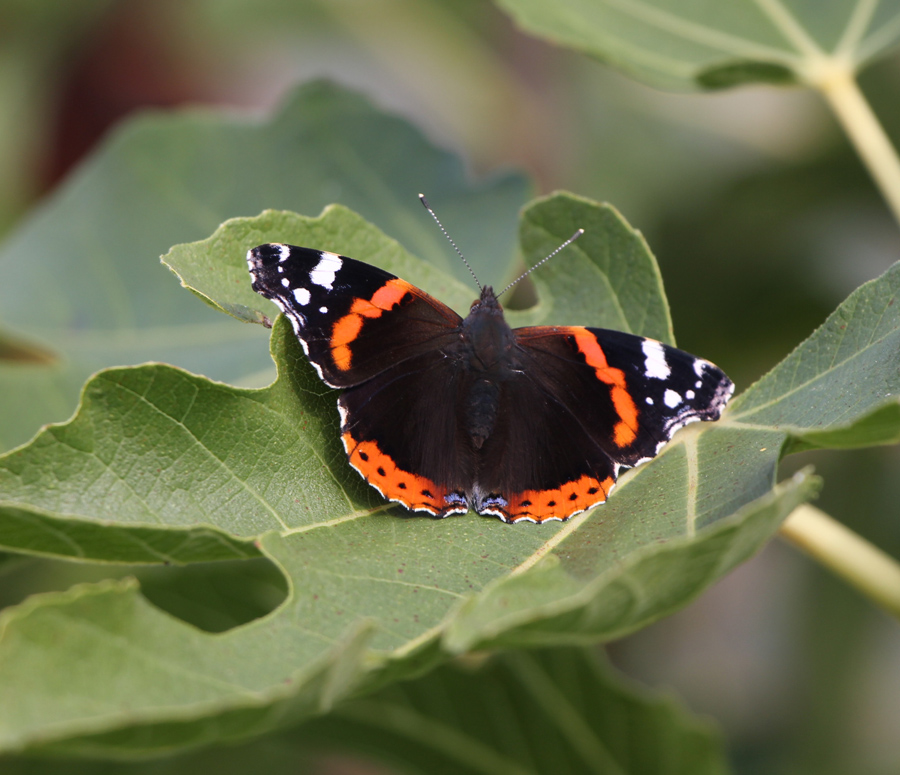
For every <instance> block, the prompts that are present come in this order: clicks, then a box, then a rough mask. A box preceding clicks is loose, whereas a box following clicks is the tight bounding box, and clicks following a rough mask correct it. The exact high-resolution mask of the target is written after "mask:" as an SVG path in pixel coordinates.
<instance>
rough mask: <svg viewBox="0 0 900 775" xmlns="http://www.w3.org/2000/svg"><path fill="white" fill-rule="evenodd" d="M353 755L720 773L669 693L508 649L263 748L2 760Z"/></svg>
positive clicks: (84, 769) (16, 773)
mask: <svg viewBox="0 0 900 775" xmlns="http://www.w3.org/2000/svg"><path fill="white" fill-rule="evenodd" d="M329 755H332V756H333V755H337V756H340V757H342V758H344V759H346V758H347V757H348V756H353V755H355V756H356V757H358V758H359V759H360V760H362V761H369V762H373V763H376V762H377V763H380V764H383V765H386V766H388V767H390V768H391V771H397V772H404V773H436V772H454V773H459V775H464V774H465V773H480V774H483V773H497V774H498V775H500V774H501V773H502V774H503V775H508V774H510V773H522V775H528V774H529V773H535V774H537V773H549V772H565V773H573V774H574V773H582V772H584V773H597V772H614V773H623V774H624V773H634V775H653V773H660V774H662V773H666V775H677V774H678V773H684V775H713V774H717V773H725V772H727V771H728V767H727V765H726V762H725V757H724V755H723V752H722V745H721V742H720V740H719V735H718V734H717V733H716V732H715V731H714V730H713V729H712V728H710V726H709V725H708V724H705V723H703V722H701V721H699V720H697V719H695V718H693V717H692V716H690V714H688V713H687V712H686V711H685V710H684V709H683V708H682V707H680V705H679V704H678V703H677V702H676V701H675V700H674V699H672V698H670V697H667V696H658V695H653V694H651V693H650V692H648V691H647V690H646V689H644V688H642V687H640V686H637V685H635V684H633V683H632V682H629V681H626V680H624V679H623V678H622V677H621V676H619V675H617V674H616V672H615V671H614V670H613V669H612V668H611V667H610V666H609V664H608V663H607V662H606V661H605V660H604V659H602V658H600V656H599V655H598V654H597V652H596V650H595V649H574V648H570V649H556V650H543V651H537V652H531V653H528V654H524V653H520V654H510V653H507V654H501V655H496V656H493V657H492V658H490V659H489V660H486V661H485V660H483V659H475V660H470V661H467V662H456V663H452V664H449V665H446V666H444V667H441V668H439V669H437V670H435V671H433V672H431V673H430V674H428V675H427V676H424V677H422V678H419V679H417V680H415V681H409V682H403V683H399V684H394V685H392V686H390V687H387V688H385V689H383V690H381V691H379V692H377V693H375V694H373V695H371V696H369V697H366V698H365V699H362V700H356V701H351V702H347V703H343V704H342V705H340V706H339V707H338V708H336V709H335V710H334V711H333V712H332V713H330V714H328V715H326V716H323V717H321V718H318V719H316V720H314V721H312V722H310V723H308V724H306V725H304V726H302V727H299V728H297V729H294V730H290V731H287V732H283V733H280V734H277V735H270V736H267V737H265V738H263V739H261V740H259V741H256V742H253V743H250V744H244V745H239V746H229V747H228V748H224V749H218V750H216V749H213V750H205V751H200V752H197V753H192V754H188V755H183V756H180V757H177V758H170V759H166V760H164V761H161V762H153V763H149V764H148V763H142V762H136V763H125V762H115V763H110V762H103V761H98V760H88V761H78V760H75V761H65V760H61V759H52V760H45V761H43V762H42V761H40V760H35V759H32V760H30V761H26V760H23V759H14V758H7V759H5V760H0V767H2V769H3V772H4V773H6V775H26V773H27V774H28V775H41V774H42V773H45V772H46V773H53V775H78V774H79V773H90V775H102V773H105V772H110V773H111V774H112V773H113V772H114V773H116V775H145V773H146V774H147V775H149V773H150V772H158V771H159V768H160V767H164V768H165V772H166V774H167V775H180V773H196V772H207V771H209V772H216V773H219V774H220V775H229V773H245V772H248V771H250V770H255V771H261V772H266V773H268V774H269V775H280V773H285V774H286V773H296V772H298V771H300V772H306V771H317V768H316V761H317V759H319V760H321V757H323V756H324V757H328V756H329Z"/></svg>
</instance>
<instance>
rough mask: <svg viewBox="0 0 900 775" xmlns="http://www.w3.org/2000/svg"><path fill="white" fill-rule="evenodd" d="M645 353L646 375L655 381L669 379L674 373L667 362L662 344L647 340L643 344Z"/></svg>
mask: <svg viewBox="0 0 900 775" xmlns="http://www.w3.org/2000/svg"><path fill="white" fill-rule="evenodd" d="M641 349H642V350H643V351H644V373H645V375H646V376H648V377H652V378H653V379H668V378H669V375H670V374H671V373H672V369H670V368H669V364H668V363H667V362H666V351H665V350H664V349H663V346H662V344H661V343H660V342H657V341H654V340H653V339H645V340H644V341H643V342H641Z"/></svg>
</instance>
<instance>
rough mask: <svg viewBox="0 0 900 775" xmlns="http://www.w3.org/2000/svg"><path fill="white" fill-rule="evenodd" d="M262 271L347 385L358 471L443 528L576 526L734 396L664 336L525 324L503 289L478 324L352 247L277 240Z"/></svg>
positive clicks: (254, 265) (321, 364)
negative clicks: (466, 517)
mask: <svg viewBox="0 0 900 775" xmlns="http://www.w3.org/2000/svg"><path fill="white" fill-rule="evenodd" d="M422 201H423V204H425V206H426V208H428V205H427V203H426V202H425V200H424V197H422ZM428 210H429V212H431V214H432V216H433V217H434V218H435V220H436V221H437V217H436V216H434V213H433V211H431V209H430V208H428ZM438 225H440V221H438ZM441 229H442V230H443V227H442V226H441ZM444 233H445V234H446V232H444ZM577 236H579V233H576V234H575V235H574V236H573V237H572V240H574V239H575V238H576V237H577ZM448 239H449V237H448ZM572 240H569V241H568V242H566V243H564V244H563V245H561V246H560V248H558V249H557V250H556V251H554V253H553V254H551V255H554V254H555V253H557V252H559V250H561V249H562V248H564V247H565V246H566V245H568V244H569V242H571V241H572ZM451 243H452V240H451ZM455 247H456V246H455V244H454V248H455ZM457 252H459V251H458V249H457ZM461 255H462V254H460V256H461ZM549 257H550V256H548V258H549ZM463 260H465V259H463ZM545 260H546V259H545ZM247 263H248V266H249V269H250V275H251V277H252V285H253V289H254V290H255V291H257V292H258V293H260V294H261V295H262V296H264V297H266V298H267V299H271V300H272V301H274V302H275V304H277V305H278V307H280V309H281V311H282V312H283V313H284V314H285V315H286V317H287V318H288V320H289V321H290V323H291V325H292V326H293V329H294V333H295V334H296V335H297V337H298V339H299V340H300V342H301V343H302V345H303V349H304V352H305V353H306V355H307V357H308V359H309V361H310V363H311V364H312V365H313V366H314V367H315V369H316V371H317V372H318V374H319V376H320V377H321V379H322V381H323V382H325V384H327V385H329V386H330V387H333V388H338V389H340V390H341V394H340V397H339V398H338V411H339V413H340V420H341V430H340V433H341V441H342V443H343V446H344V449H345V451H346V453H347V456H348V458H349V461H350V465H351V466H352V467H353V468H355V469H356V470H357V471H358V472H359V474H360V475H361V476H362V477H363V478H364V479H365V480H366V481H367V482H368V483H369V484H370V485H372V487H374V488H375V489H376V490H378V492H379V493H381V495H382V496H383V497H384V498H386V499H388V500H390V501H395V502H397V503H400V504H402V505H403V506H405V507H406V508H407V509H410V510H412V511H419V512H425V513H427V514H430V515H431V516H432V517H435V518H441V517H447V516H450V515H452V514H464V513H466V512H467V511H469V509H470V508H471V509H473V510H474V511H476V512H477V513H478V514H482V515H490V516H495V517H499V518H500V519H501V520H503V521H504V522H521V521H528V522H546V521H548V520H565V519H568V518H569V517H571V516H573V515H574V514H578V513H580V512H582V511H584V510H586V509H589V508H591V507H592V506H595V505H597V504H599V503H602V502H604V501H605V500H606V499H607V497H608V496H609V494H610V491H611V490H612V489H613V486H614V485H615V483H616V479H617V477H618V474H619V472H620V470H621V469H622V468H628V467H633V466H636V465H638V464H640V463H642V462H644V461H646V460H648V459H650V458H652V457H654V456H655V455H656V454H657V453H658V452H659V450H660V449H661V447H662V446H663V445H664V444H665V443H666V442H667V441H668V440H669V439H671V438H672V435H673V434H674V433H675V431H677V430H678V429H679V428H681V427H683V426H685V425H687V424H688V423H691V422H695V421H699V420H717V419H718V418H719V416H720V414H721V412H722V409H723V408H724V407H725V405H726V403H727V402H728V400H729V398H730V397H731V395H732V392H733V390H734V386H733V384H732V382H731V380H730V379H728V377H727V376H725V374H724V373H723V372H722V370H721V369H719V368H718V367H717V366H715V365H713V364H712V363H710V362H709V361H706V360H703V359H702V358H697V357H695V356H693V355H690V354H689V353H686V352H684V351H682V350H678V349H676V348H674V347H670V346H669V345H666V344H663V343H662V342H658V341H656V340H654V339H648V338H645V337H641V336H636V335H634V334H629V333H624V332H621V331H612V330H607V329H601V328H589V327H583V326H534V327H526V328H516V329H513V328H511V327H510V326H509V324H508V323H507V322H506V319H505V318H504V315H503V308H502V307H501V305H500V302H499V300H498V296H499V295H500V294H497V293H495V292H494V291H493V289H492V288H491V287H489V286H487V287H483V288H482V289H481V294H480V296H479V298H478V299H476V300H475V301H474V302H473V303H472V306H471V308H470V310H469V313H468V315H467V316H466V317H465V318H463V317H461V316H460V315H458V314H457V313H456V312H454V311H453V310H452V309H450V308H449V307H448V306H447V305H445V304H443V303H442V302H440V301H438V300H437V299H435V298H434V297H432V296H430V295H429V294H427V293H425V292H424V291H422V290H420V289H419V288H417V287H415V286H414V285H411V284H410V283H408V282H406V281H405V280H401V279H400V278H398V277H396V276H394V275H392V274H390V273H389V272H386V271H384V270H383V269H379V268H378V267H375V266H371V265H370V264H366V263H364V262H362V261H357V260H355V259H352V258H348V257H347V256H342V255H338V254H336V253H331V252H328V251H323V250H316V249H313V248H304V247H296V246H293V245H284V244H274V243H273V244H266V245H260V246H258V247H255V248H253V249H251V250H250V251H249V252H248V254H247ZM541 263H543V262H541Z"/></svg>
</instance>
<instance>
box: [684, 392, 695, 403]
mask: <svg viewBox="0 0 900 775" xmlns="http://www.w3.org/2000/svg"><path fill="white" fill-rule="evenodd" d="M696 395H697V394H696V393H695V392H694V391H693V390H685V391H684V397H685V398H686V399H687V400H688V401H693V399H694V396H696Z"/></svg>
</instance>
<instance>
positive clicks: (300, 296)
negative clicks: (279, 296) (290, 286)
mask: <svg viewBox="0 0 900 775" xmlns="http://www.w3.org/2000/svg"><path fill="white" fill-rule="evenodd" d="M294 298H295V299H296V300H297V304H299V305H300V306H301V307H305V306H306V305H307V304H309V299H310V294H309V291H308V290H306V288H294Z"/></svg>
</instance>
